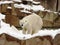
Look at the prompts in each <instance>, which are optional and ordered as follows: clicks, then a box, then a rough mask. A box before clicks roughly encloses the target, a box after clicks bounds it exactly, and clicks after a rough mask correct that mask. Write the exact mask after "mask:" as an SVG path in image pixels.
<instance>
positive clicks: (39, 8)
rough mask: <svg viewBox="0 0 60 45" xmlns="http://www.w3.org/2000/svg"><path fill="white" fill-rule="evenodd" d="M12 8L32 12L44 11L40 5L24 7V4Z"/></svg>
mask: <svg viewBox="0 0 60 45" xmlns="http://www.w3.org/2000/svg"><path fill="white" fill-rule="evenodd" d="M14 7H15V8H24V9H27V10H33V11H39V10H41V11H44V9H45V8H44V7H43V6H41V5H32V6H30V5H24V4H14Z"/></svg>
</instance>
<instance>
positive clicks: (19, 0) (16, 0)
mask: <svg viewBox="0 0 60 45" xmlns="http://www.w3.org/2000/svg"><path fill="white" fill-rule="evenodd" d="M13 1H14V2H22V1H21V0H13Z"/></svg>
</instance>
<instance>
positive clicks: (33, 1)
mask: <svg viewBox="0 0 60 45" xmlns="http://www.w3.org/2000/svg"><path fill="white" fill-rule="evenodd" d="M32 3H34V4H40V2H35V1H32Z"/></svg>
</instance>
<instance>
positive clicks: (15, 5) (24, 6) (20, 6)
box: [14, 4, 31, 10]
mask: <svg viewBox="0 0 60 45" xmlns="http://www.w3.org/2000/svg"><path fill="white" fill-rule="evenodd" d="M14 7H15V8H24V9H28V10H31V6H30V5H24V4H14Z"/></svg>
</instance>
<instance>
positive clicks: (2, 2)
mask: <svg viewBox="0 0 60 45" xmlns="http://www.w3.org/2000/svg"><path fill="white" fill-rule="evenodd" d="M9 3H13V1H0V5H1V4H9Z"/></svg>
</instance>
